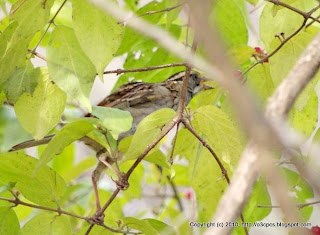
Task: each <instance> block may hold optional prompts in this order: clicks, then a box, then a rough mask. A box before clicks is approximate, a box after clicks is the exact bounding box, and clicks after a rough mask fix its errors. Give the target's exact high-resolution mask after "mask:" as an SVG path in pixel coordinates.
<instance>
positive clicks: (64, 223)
mask: <svg viewBox="0 0 320 235" xmlns="http://www.w3.org/2000/svg"><path fill="white" fill-rule="evenodd" d="M33 234H50V235H69V234H72V229H71V224H70V221H69V218H68V217H67V216H65V215H59V216H58V215H57V214H56V213H41V214H38V215H36V216H35V217H33V218H32V219H31V220H29V221H28V222H27V223H26V224H25V225H24V226H23V228H22V229H21V235H33Z"/></svg>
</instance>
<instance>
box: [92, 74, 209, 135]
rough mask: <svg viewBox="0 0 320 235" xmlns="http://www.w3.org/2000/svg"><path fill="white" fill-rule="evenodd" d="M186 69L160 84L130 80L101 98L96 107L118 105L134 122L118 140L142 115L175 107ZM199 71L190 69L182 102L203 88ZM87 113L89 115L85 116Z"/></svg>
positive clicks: (143, 116)
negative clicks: (184, 98) (128, 113)
mask: <svg viewBox="0 0 320 235" xmlns="http://www.w3.org/2000/svg"><path fill="white" fill-rule="evenodd" d="M184 76H185V71H183V72H178V73H176V74H174V75H172V76H170V77H169V78H168V79H167V80H165V81H164V82H160V83H145V82H130V83H127V84H125V85H123V86H121V87H120V88H119V89H118V90H116V91H115V92H113V93H112V94H110V95H109V96H107V97H106V98H105V99H103V100H102V101H101V102H100V103H98V106H103V107H112V108H118V109H121V110H125V111H128V112H130V114H131V116H132V118H133V123H132V128H131V130H130V131H128V132H126V133H123V134H122V135H120V137H119V140H121V139H123V138H124V137H127V136H129V135H132V134H133V133H134V132H135V131H136V128H137V126H138V124H139V123H140V122H141V120H142V119H143V118H145V117H146V116H148V115H149V114H151V113H152V112H154V111H156V110H159V109H161V108H171V109H173V110H177V108H178V104H179V94H180V92H181V89H182V80H183V77H184ZM203 79H205V78H204V77H201V76H200V74H199V73H197V72H193V71H191V73H190V76H189V84H188V90H187V94H186V100H185V103H186V104H188V103H189V101H190V100H191V98H192V97H193V96H194V95H195V94H196V93H198V92H199V91H200V90H201V89H202V87H203V86H202V83H201V80H203ZM88 116H90V115H88Z"/></svg>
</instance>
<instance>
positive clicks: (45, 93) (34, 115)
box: [14, 76, 67, 140]
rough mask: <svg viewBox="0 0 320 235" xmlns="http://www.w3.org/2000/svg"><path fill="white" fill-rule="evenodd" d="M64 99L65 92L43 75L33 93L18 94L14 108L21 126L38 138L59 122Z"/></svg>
mask: <svg viewBox="0 0 320 235" xmlns="http://www.w3.org/2000/svg"><path fill="white" fill-rule="evenodd" d="M66 99H67V97H66V94H65V93H64V92H63V91H62V90H61V89H60V88H59V87H57V86H56V85H55V84H53V83H52V82H51V81H50V80H49V78H48V77H47V76H46V77H45V76H43V77H42V78H41V79H40V81H39V84H38V86H37V87H36V89H35V91H34V93H33V94H30V93H24V94H23V95H21V96H20V98H19V99H18V101H17V102H16V104H15V106H14V110H15V112H16V114H17V117H18V120H19V122H20V123H21V125H22V126H23V128H24V129H26V130H27V131H28V132H30V133H31V134H32V136H33V138H34V139H36V140H39V139H42V138H43V137H44V136H45V135H46V134H48V132H49V131H50V130H51V129H52V128H54V127H55V126H56V125H57V124H58V123H59V122H60V117H61V115H62V113H63V110H64V107H65V102H66Z"/></svg>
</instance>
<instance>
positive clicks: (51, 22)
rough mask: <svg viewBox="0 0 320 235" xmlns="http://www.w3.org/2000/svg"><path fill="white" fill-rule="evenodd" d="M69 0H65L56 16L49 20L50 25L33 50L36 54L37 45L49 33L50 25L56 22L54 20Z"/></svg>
mask: <svg viewBox="0 0 320 235" xmlns="http://www.w3.org/2000/svg"><path fill="white" fill-rule="evenodd" d="M66 2H67V0H64V1H63V3H62V4H61V6H60V7H59V9H58V10H57V12H56V13H55V14H54V16H53V17H52V19H51V20H49V24H48V27H47V28H46V30H45V31H44V33H43V34H42V36H41V38H40V40H39V42H38V43H37V45H36V46H35V47H34V48H33V49H32V50H31V53H32V54H35V53H36V49H37V47H38V46H39V45H40V43H41V42H42V40H43V38H44V36H45V35H46V34H47V32H48V30H49V28H50V26H51V25H52V24H53V23H54V20H55V18H56V17H57V16H58V14H59V12H60V11H61V9H62V7H63V6H64V4H66Z"/></svg>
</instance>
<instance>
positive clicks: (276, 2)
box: [265, 0, 320, 23]
mask: <svg viewBox="0 0 320 235" xmlns="http://www.w3.org/2000/svg"><path fill="white" fill-rule="evenodd" d="M265 1H267V2H271V3H273V4H274V5H278V6H283V7H285V8H287V9H289V10H291V11H293V12H295V13H297V14H299V15H301V16H302V17H303V18H304V19H309V18H310V19H312V20H314V21H316V22H318V23H320V20H319V19H317V18H315V17H313V16H312V13H314V12H315V11H316V10H318V9H319V6H317V7H316V8H314V9H312V10H311V11H309V12H303V11H301V10H299V9H298V8H295V7H293V6H290V5H288V4H286V3H284V2H280V1H279V0H265Z"/></svg>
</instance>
